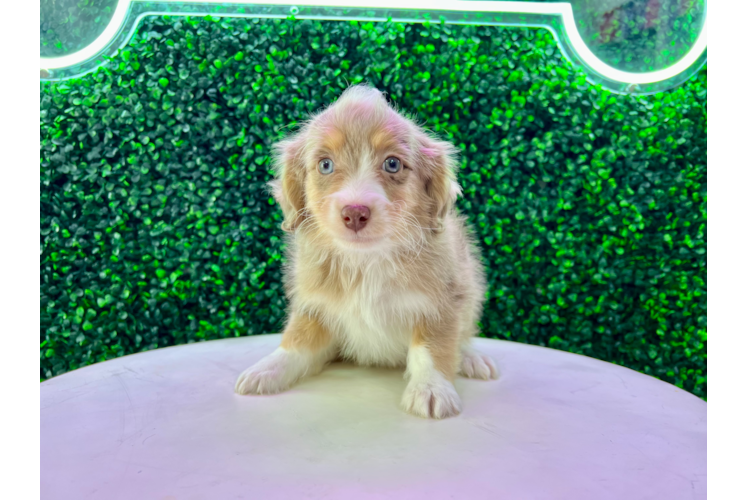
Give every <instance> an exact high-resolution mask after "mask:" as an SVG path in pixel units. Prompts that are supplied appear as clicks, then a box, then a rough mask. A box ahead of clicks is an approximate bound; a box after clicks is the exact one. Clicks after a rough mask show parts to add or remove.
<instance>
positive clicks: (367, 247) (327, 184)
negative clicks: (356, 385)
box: [235, 85, 498, 418]
mask: <svg viewBox="0 0 748 500" xmlns="http://www.w3.org/2000/svg"><path fill="white" fill-rule="evenodd" d="M275 169H276V179H275V180H274V181H273V182H271V187H272V189H273V195H274V197H275V199H276V200H277V201H278V202H279V204H280V206H281V208H282V210H283V215H284V221H283V224H282V228H283V229H284V230H285V231H287V232H288V233H290V236H289V238H288V245H287V247H288V255H287V262H288V264H287V268H286V269H285V287H286V293H287V297H288V300H289V305H290V311H289V318H288V322H287V324H286V326H285V329H284V331H283V338H282V341H281V345H280V347H279V348H278V349H277V350H276V351H275V352H273V353H272V354H270V355H268V356H267V357H265V358H263V359H262V360H260V361H259V362H258V363H256V364H255V365H254V366H252V367H250V368H248V369H247V370H246V371H244V372H243V373H242V374H241V375H240V376H239V379H238V380H237V382H236V388H235V390H236V392H237V393H239V394H272V393H277V392H280V391H284V390H286V389H288V388H289V387H290V386H291V385H292V384H294V383H295V382H297V381H298V380H299V379H301V378H303V377H307V376H310V375H314V374H317V373H319V372H320V371H321V370H322V369H323V368H324V366H325V365H326V364H327V363H328V362H330V361H332V360H335V359H336V358H342V359H346V360H350V361H353V362H356V363H359V364H362V365H377V366H392V367H403V366H404V367H405V368H406V370H405V376H406V379H407V380H408V383H407V388H406V389H405V393H404V395H403V397H402V406H403V408H404V409H405V410H406V411H408V412H410V413H412V414H414V415H418V416H421V417H431V418H445V417H451V416H454V415H457V414H458V413H459V412H460V411H461V402H460V398H459V396H458V395H457V392H456V391H455V388H454V385H453V380H454V378H455V375H456V374H457V373H458V372H459V373H461V374H462V375H464V376H466V377H471V378H479V379H486V380H487V379H491V378H494V379H495V378H497V376H498V374H497V370H496V367H495V365H494V362H493V361H492V360H491V359H490V358H489V357H488V356H485V355H483V354H481V353H479V352H477V351H476V350H475V349H473V347H471V340H472V338H473V336H474V335H475V333H476V330H477V321H478V320H479V318H480V315H481V309H482V302H483V298H484V295H485V289H486V284H485V277H484V274H483V269H482V267H481V265H480V260H479V253H478V249H477V246H476V245H475V243H474V242H473V240H472V239H471V236H470V235H469V233H468V230H467V228H466V225H465V219H464V218H463V217H460V216H458V215H457V214H456V213H455V211H454V208H453V207H454V202H455V199H456V198H457V196H458V195H459V194H460V187H459V185H458V184H457V183H456V182H455V169H456V160H455V148H454V147H453V146H452V145H451V144H449V143H446V142H442V141H440V140H437V139H436V138H434V137H432V136H431V135H429V134H428V133H426V132H425V131H424V130H423V129H421V128H420V127H419V126H418V125H417V124H416V123H414V122H413V121H412V120H411V119H409V118H407V117H405V116H402V115H401V114H399V113H398V112H397V111H396V110H394V109H393V108H392V107H390V105H389V104H388V103H387V101H386V99H385V98H384V96H383V95H382V93H381V92H379V91H378V90H376V89H373V88H370V87H367V86H362V85H358V86H353V87H350V88H349V89H348V90H346V91H345V92H344V93H343V94H342V96H341V97H340V98H339V99H338V101H337V102H335V103H334V104H333V105H331V106H330V107H328V108H327V109H326V110H324V111H323V112H321V113H319V114H317V115H316V116H313V117H312V118H311V119H310V120H309V121H308V122H306V123H305V124H304V125H303V126H302V127H301V129H300V130H299V131H298V132H297V133H296V134H295V135H293V136H292V137H290V138H288V139H286V140H284V141H282V142H280V143H279V144H278V145H277V147H276V167H275Z"/></svg>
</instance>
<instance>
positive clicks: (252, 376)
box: [234, 365, 289, 395]
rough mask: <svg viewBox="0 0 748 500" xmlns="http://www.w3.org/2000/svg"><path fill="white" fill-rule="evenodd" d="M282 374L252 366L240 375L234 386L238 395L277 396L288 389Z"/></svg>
mask: <svg viewBox="0 0 748 500" xmlns="http://www.w3.org/2000/svg"><path fill="white" fill-rule="evenodd" d="M283 379H284V377H283V374H282V372H280V371H278V370H266V369H263V368H262V367H257V365H254V366H250V367H249V368H247V369H246V370H244V371H243V372H242V374H241V375H239V378H238V379H237V380H236V386H234V392H236V393H237V394H242V395H246V394H276V393H279V392H283V391H285V390H286V389H288V387H289V384H288V383H286V382H285V381H284V380H283Z"/></svg>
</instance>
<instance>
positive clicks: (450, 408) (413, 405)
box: [402, 379, 462, 419]
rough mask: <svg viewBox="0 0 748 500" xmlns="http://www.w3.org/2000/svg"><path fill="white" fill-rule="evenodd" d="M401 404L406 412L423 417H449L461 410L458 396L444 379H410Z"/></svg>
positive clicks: (452, 386)
mask: <svg viewBox="0 0 748 500" xmlns="http://www.w3.org/2000/svg"><path fill="white" fill-rule="evenodd" d="M402 405H403V408H404V409H405V411H407V412H408V413H411V414H413V415H416V416H419V417H424V418H437V419H439V418H449V417H454V416H455V415H458V414H459V413H460V412H461V411H462V402H461V401H460V396H458V395H457V391H456V390H455V387H454V385H452V383H451V382H449V381H448V380H446V379H441V380H439V379H433V380H427V381H415V380H414V381H411V382H410V383H409V384H408V387H407V388H406V389H405V394H403V400H402Z"/></svg>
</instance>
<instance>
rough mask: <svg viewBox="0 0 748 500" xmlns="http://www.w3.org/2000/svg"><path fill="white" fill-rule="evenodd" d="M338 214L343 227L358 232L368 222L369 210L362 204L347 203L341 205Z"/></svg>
mask: <svg viewBox="0 0 748 500" xmlns="http://www.w3.org/2000/svg"><path fill="white" fill-rule="evenodd" d="M340 216H341V217H342V218H343V224H345V227H347V228H348V229H350V230H351V231H355V232H359V231H360V230H362V229H363V228H364V226H366V223H367V222H369V218H370V217H371V211H370V210H369V207H365V206H363V205H347V206H345V207H343V211H342V212H341V213H340Z"/></svg>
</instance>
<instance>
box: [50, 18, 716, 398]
mask: <svg viewBox="0 0 748 500" xmlns="http://www.w3.org/2000/svg"><path fill="white" fill-rule="evenodd" d="M361 81H368V82H370V83H371V84H373V85H375V86H377V87H378V88H380V89H382V90H386V91H387V92H388V93H389V95H390V96H391V98H392V100H393V101H394V102H396V103H397V105H398V106H399V107H400V108H402V109H404V110H407V111H409V112H414V113H416V114H417V115H418V116H419V117H420V119H421V120H422V121H423V122H425V124H426V125H427V126H428V127H430V128H432V129H433V130H435V131H436V132H437V133H438V134H440V135H441V136H442V137H444V138H447V139H449V140H451V141H453V142H454V143H455V144H457V145H459V147H460V148H461V150H462V152H463V156H462V169H461V172H460V181H461V183H462V185H463V186H464V191H465V197H464V198H463V199H461V200H460V202H459V208H460V209H461V210H462V211H463V212H465V213H467V214H468V215H469V217H470V219H471V220H472V222H473V224H474V225H475V227H476V229H477V232H478V234H479V236H480V240H481V244H482V252H483V256H484V260H485V264H486V267H487V270H488V275H489V282H490V284H491V286H490V290H489V293H488V297H487V300H486V306H485V313H484V315H483V318H482V321H481V325H482V331H483V335H486V336H490V337H496V338H502V339H509V340H514V341H519V342H527V343H532V344H537V345H543V346H550V347H553V348H557V349H563V350H567V351H571V352H576V353H581V354H585V355H588V356H593V357H596V358H599V359H603V360H607V361H611V362H614V363H618V364H621V365H625V366H628V367H630V368H633V369H635V370H639V371H641V372H644V373H647V374H650V375H653V376H656V377H658V378H660V379H662V380H665V381H667V382H670V383H673V384H676V385H677V386H679V387H683V388H684V389H686V390H688V391H691V392H692V393H694V394H696V395H698V396H700V397H703V398H706V340H707V337H706V96H707V89H706V68H704V69H702V70H701V72H700V73H699V74H698V75H696V76H695V77H693V78H692V79H691V80H690V81H688V82H687V83H686V84H684V85H683V86H681V87H679V88H677V89H674V90H671V91H668V92H664V93H661V94H657V95H653V96H647V97H631V96H621V95H613V94H611V93H609V92H607V91H604V90H601V89H600V88H599V87H596V86H591V85H589V84H588V83H586V82H585V79H584V75H583V74H581V73H579V72H578V71H575V70H574V69H573V68H572V67H571V66H570V65H569V64H568V63H567V62H566V60H565V59H564V58H563V56H562V55H561V54H560V52H559V50H558V47H557V45H556V43H555V41H554V39H553V37H552V35H551V34H550V33H549V32H548V31H545V30H541V29H523V28H496V27H475V26H447V25H438V24H431V25H428V24H427V25H407V24H396V23H359V22H312V21H295V20H245V19H230V20H229V19H211V18H191V19H187V18H171V19H169V18H149V19H146V20H145V21H144V23H143V24H142V26H141V28H140V29H139V31H138V34H137V35H136V36H135V37H134V38H133V40H132V41H131V43H130V44H129V46H128V47H126V48H125V49H123V50H122V51H121V53H120V54H119V55H118V56H117V57H116V58H114V59H113V60H112V61H111V62H110V64H109V66H108V67H106V68H103V69H100V70H98V71H97V72H95V73H92V74H88V75H85V76H83V77H81V78H78V79H75V80H69V81H65V82H57V83H51V84H46V83H45V84H41V90H40V98H41V206H40V208H41V241H40V243H41V257H40V263H41V283H42V286H41V291H40V295H41V332H40V333H41V349H40V354H41V377H42V378H47V377H51V376H54V375H57V374H60V373H64V372H66V371H68V370H72V369H75V368H77V367H80V366H83V365H86V364H90V363H94V362H97V361H102V360H105V359H109V358H112V357H116V356H121V355H124V354H129V353H133V352H138V351H143V350H146V349H153V348H156V347H163V346H168V345H173V344H181V343H186V342H194V341H201V340H208V339H216V338H224V337H233V336H239V335H253V334H260V333H265V332H276V331H278V330H279V328H280V327H281V323H282V320H283V317H284V305H285V301H284V297H283V293H282V289H281V274H280V273H281V262H282V260H283V257H282V251H283V245H282V241H281V231H280V228H279V225H280V221H281V214H280V210H279V209H278V207H277V205H275V203H274V201H273V200H272V198H270V197H268V194H267V191H266V190H265V182H266V181H268V180H269V179H270V175H271V174H270V171H269V168H270V167H269V157H268V153H269V151H270V146H271V144H272V143H274V142H275V141H276V140H277V139H278V138H279V137H281V136H282V135H283V134H286V133H288V130H289V128H288V126H289V125H292V124H294V123H295V122H298V121H300V120H302V119H304V118H305V116H306V114H307V113H308V112H309V111H314V110H317V109H318V108H320V107H321V106H324V105H326V104H328V103H329V102H331V101H332V100H334V99H335V98H336V97H337V96H338V95H339V94H340V92H341V91H342V90H343V89H344V88H345V87H346V86H347V84H348V83H357V82H361Z"/></svg>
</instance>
